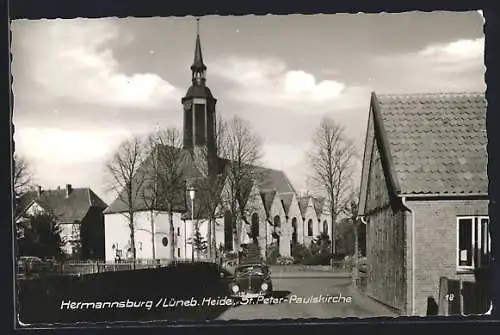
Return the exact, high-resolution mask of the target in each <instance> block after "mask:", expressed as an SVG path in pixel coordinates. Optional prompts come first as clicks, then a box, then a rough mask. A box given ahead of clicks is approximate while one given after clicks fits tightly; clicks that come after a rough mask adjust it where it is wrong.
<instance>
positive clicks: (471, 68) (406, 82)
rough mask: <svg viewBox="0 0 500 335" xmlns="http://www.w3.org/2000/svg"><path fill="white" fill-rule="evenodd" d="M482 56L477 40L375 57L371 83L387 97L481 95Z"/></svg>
mask: <svg viewBox="0 0 500 335" xmlns="http://www.w3.org/2000/svg"><path fill="white" fill-rule="evenodd" d="M483 55H484V38H477V39H461V40H456V41H452V42H449V43H440V44H431V45H428V46H426V47H425V48H423V49H421V50H418V51H416V52H413V53H405V54H392V55H384V56H380V57H376V58H374V59H373V60H372V65H373V69H374V70H373V73H372V75H371V77H373V78H374V80H373V82H372V83H373V85H374V86H375V87H376V90H379V91H390V93H403V92H404V93H422V92H425V93H428V92H446V91H480V90H483V89H484V87H485V84H484V71H485V67H484V58H483Z"/></svg>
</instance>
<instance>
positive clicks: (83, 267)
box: [18, 259, 216, 277]
mask: <svg viewBox="0 0 500 335" xmlns="http://www.w3.org/2000/svg"><path fill="white" fill-rule="evenodd" d="M192 262H209V263H215V262H216V260H215V259H195V260H191V259H177V260H174V261H171V260H166V259H159V260H156V261H153V260H137V261H136V263H135V264H134V263H133V262H117V263H115V262H99V261H95V262H90V261H87V262H64V263H55V264H52V266H50V267H49V266H47V265H43V266H42V267H29V268H28V267H21V268H19V269H18V275H20V276H21V277H25V276H27V277H29V276H40V275H42V276H45V275H70V276H71V275H85V274H92V273H100V272H109V271H130V270H134V269H135V270H139V269H150V268H158V267H165V266H169V265H173V264H179V263H192Z"/></svg>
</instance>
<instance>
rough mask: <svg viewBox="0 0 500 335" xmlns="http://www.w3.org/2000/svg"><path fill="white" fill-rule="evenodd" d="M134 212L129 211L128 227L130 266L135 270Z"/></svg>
mask: <svg viewBox="0 0 500 335" xmlns="http://www.w3.org/2000/svg"><path fill="white" fill-rule="evenodd" d="M134 224H135V222H134V212H129V228H130V250H131V251H132V267H133V269H134V270H135V262H136V259H137V253H136V250H135V227H134Z"/></svg>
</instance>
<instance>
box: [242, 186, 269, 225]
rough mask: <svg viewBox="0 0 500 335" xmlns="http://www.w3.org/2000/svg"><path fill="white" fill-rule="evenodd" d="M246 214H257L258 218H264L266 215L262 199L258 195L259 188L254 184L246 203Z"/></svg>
mask: <svg viewBox="0 0 500 335" xmlns="http://www.w3.org/2000/svg"><path fill="white" fill-rule="evenodd" d="M246 209H247V212H248V215H252V214H253V213H258V215H259V217H262V218H264V217H265V215H266V209H265V207H264V203H263V202H262V197H261V194H260V190H259V187H258V186H257V185H256V184H255V183H254V185H253V186H252V190H251V191H250V195H249V197H248V202H247V207H246Z"/></svg>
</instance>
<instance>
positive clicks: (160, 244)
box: [104, 34, 303, 261]
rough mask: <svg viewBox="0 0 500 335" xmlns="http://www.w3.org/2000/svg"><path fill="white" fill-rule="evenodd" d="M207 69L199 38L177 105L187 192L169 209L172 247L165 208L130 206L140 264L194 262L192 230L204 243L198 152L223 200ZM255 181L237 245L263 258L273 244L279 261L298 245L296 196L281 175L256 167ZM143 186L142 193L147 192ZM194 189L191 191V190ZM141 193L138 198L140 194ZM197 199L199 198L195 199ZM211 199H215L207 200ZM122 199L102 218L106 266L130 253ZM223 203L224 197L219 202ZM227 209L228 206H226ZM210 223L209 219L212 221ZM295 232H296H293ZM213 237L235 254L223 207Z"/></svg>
mask: <svg viewBox="0 0 500 335" xmlns="http://www.w3.org/2000/svg"><path fill="white" fill-rule="evenodd" d="M206 69H207V67H206V65H205V64H204V62H203V57H202V51H201V42H200V36H199V34H197V36H196V43H195V57H194V62H193V65H192V66H191V72H192V77H191V79H192V85H191V86H190V87H189V88H188V90H187V93H186V96H185V97H184V98H182V100H181V102H182V105H183V109H184V121H183V122H184V124H183V147H182V149H179V150H181V154H180V155H179V159H180V160H181V161H182V167H181V170H182V172H183V177H184V178H185V185H186V187H185V188H184V189H182V190H178V191H176V194H175V198H176V199H177V200H176V203H175V205H174V208H173V212H174V213H173V229H174V232H173V233H174V241H169V232H170V227H169V219H168V212H167V211H166V210H165V209H164V208H160V207H158V206H157V207H155V208H151V206H147V204H146V203H145V202H144V201H142V199H136V200H137V201H135V203H134V206H133V207H134V208H133V209H134V216H135V217H134V221H135V224H134V231H135V234H134V240H135V244H136V245H135V248H136V256H137V259H139V260H151V259H174V258H177V259H183V258H191V257H195V256H194V254H195V252H194V251H193V249H192V246H191V244H190V239H191V237H192V235H193V233H194V230H195V229H194V228H195V227H198V230H199V232H200V233H201V234H202V235H203V236H204V238H205V239H208V235H209V232H208V226H209V225H208V222H209V218H210V215H209V213H206V212H204V210H203V209H202V208H197V207H198V206H200V196H201V197H202V196H203V193H204V192H203V191H202V189H203V187H200V186H199V184H200V183H201V185H203V183H204V179H206V178H207V177H206V176H205V175H204V174H203V173H201V171H200V170H199V169H198V168H197V165H196V164H195V161H194V159H195V158H194V156H195V154H194V153H196V151H197V149H199V148H203V149H205V150H206V152H208V159H207V163H208V164H207V165H208V170H209V174H210V176H216V177H217V178H218V180H219V181H218V182H220V192H221V194H227V192H226V190H227V187H228V186H227V185H228V179H227V171H228V169H229V168H230V167H231V166H232V164H233V162H231V161H229V160H227V159H224V158H221V157H218V156H217V148H216V138H215V136H216V134H215V131H216V125H215V120H216V119H217V117H216V109H215V106H216V102H217V100H216V99H215V98H214V96H213V94H212V91H211V90H210V89H209V88H208V86H207V85H206ZM150 161H151V158H148V159H146V160H145V162H144V163H143V166H141V168H140V169H147V165H148V164H149V162H150ZM254 168H255V178H254V180H252V181H251V182H249V185H248V192H247V193H248V194H246V195H245V203H246V204H247V206H246V209H247V210H246V212H247V215H246V217H243V218H242V221H243V224H242V229H241V232H240V233H241V235H240V236H239V240H240V241H242V243H246V244H248V243H252V242H255V243H258V244H259V247H260V254H261V256H262V257H264V258H265V256H266V250H267V248H268V246H269V245H271V244H272V243H276V244H278V245H279V250H280V253H282V255H290V254H291V241H292V239H297V240H298V241H301V237H300V234H302V227H301V226H300V225H302V224H303V222H302V221H300V220H299V218H300V217H299V215H300V209H299V206H298V201H297V196H296V191H295V189H294V187H293V185H292V184H291V183H290V181H289V179H288V177H287V176H286V174H285V173H284V172H283V171H280V170H275V169H270V168H267V167H262V166H255V167H254ZM146 184H147V183H145V184H142V186H141V187H146V186H147V185H146ZM193 185H194V186H193ZM191 186H193V187H194V188H195V189H196V190H197V191H196V192H195V198H194V200H193V201H191V200H190V197H189V192H188V188H190V187H191ZM140 193H142V192H140V191H139V192H138V194H140ZM200 193H201V194H200ZM212 196H214V195H212ZM123 198H124V197H117V199H116V200H115V201H113V202H112V203H111V205H110V206H109V208H107V209H106V211H105V212H104V215H105V235H106V247H105V249H106V261H114V260H115V259H116V258H117V256H119V257H121V258H122V259H124V258H126V255H127V251H129V250H130V249H131V238H130V231H131V230H130V228H129V220H128V218H127V215H126V212H127V207H128V206H126V204H125V203H124V202H123V201H122V199H123ZM222 198H224V199H225V200H223V201H222V203H225V202H227V197H225V196H223V197H222ZM226 205H227V204H226ZM212 220H213V218H212ZM294 227H295V228H294ZM212 234H215V239H216V244H217V247H219V246H222V247H223V249H224V250H225V251H227V252H235V251H238V250H235V245H236V243H235V234H234V233H233V220H232V217H231V214H230V212H229V211H228V207H227V206H219V208H217V211H216V218H215V229H213V231H212ZM171 243H174V245H175V247H174V254H171V252H172V250H171V248H170V247H171Z"/></svg>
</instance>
